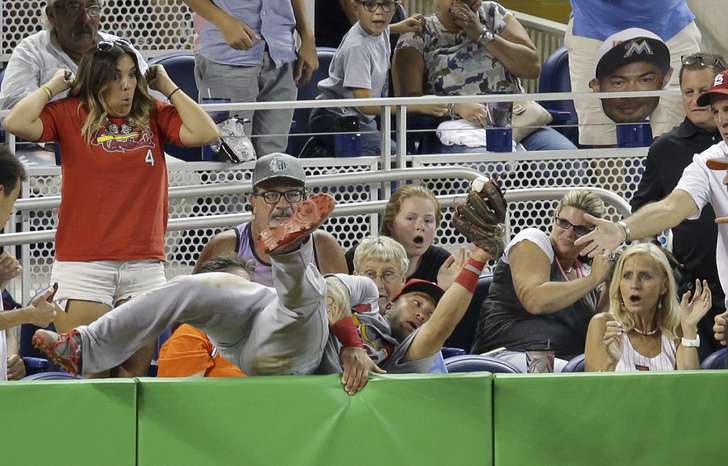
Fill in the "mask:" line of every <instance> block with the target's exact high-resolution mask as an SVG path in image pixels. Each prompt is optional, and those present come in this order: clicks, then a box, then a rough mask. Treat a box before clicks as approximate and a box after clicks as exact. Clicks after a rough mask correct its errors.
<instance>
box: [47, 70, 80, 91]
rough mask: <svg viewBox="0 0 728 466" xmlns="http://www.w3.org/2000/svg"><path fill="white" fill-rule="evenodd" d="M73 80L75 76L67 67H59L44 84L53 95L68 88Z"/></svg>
mask: <svg viewBox="0 0 728 466" xmlns="http://www.w3.org/2000/svg"><path fill="white" fill-rule="evenodd" d="M75 80H76V76H75V75H74V74H73V72H72V71H71V70H69V69H67V68H59V69H58V70H56V72H55V74H54V75H53V77H52V78H51V79H50V81H48V82H47V83H46V84H45V85H46V87H48V89H49V90H50V91H51V92H52V93H53V95H58V94H60V93H61V92H63V91H65V90H67V89H70V88H71V85H73V82H74V81H75Z"/></svg>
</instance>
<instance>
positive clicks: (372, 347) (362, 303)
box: [318, 273, 439, 373]
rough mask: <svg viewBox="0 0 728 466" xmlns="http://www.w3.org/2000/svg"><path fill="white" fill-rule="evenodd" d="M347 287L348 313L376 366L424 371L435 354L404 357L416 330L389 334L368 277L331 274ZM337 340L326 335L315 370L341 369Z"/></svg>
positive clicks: (387, 323) (436, 355)
mask: <svg viewBox="0 0 728 466" xmlns="http://www.w3.org/2000/svg"><path fill="white" fill-rule="evenodd" d="M335 275H336V277H337V278H338V279H339V280H341V282H342V283H344V285H345V286H346V287H347V289H348V290H349V298H350V301H351V308H352V313H353V315H354V319H355V322H357V323H358V326H359V334H360V336H361V338H362V342H363V343H364V349H366V350H367V353H368V354H369V357H370V358H372V360H373V361H374V362H375V363H377V365H378V366H379V367H381V368H382V369H384V370H386V371H387V372H391V373H415V372H418V373H427V372H430V368H432V365H433V362H434V360H435V358H436V357H438V356H439V353H436V354H435V355H433V356H430V357H427V358H423V359H418V360H415V361H408V360H406V359H405V356H407V351H409V348H410V346H411V345H412V342H413V341H414V339H415V338H416V336H417V332H418V331H419V329H416V330H415V331H414V332H412V333H410V334H409V335H408V336H407V338H405V339H404V340H403V341H401V342H400V341H398V340H397V339H396V338H395V337H394V336H392V327H391V326H390V325H389V322H388V321H387V319H385V318H384V316H383V315H382V314H381V313H380V312H379V304H378V301H379V291H378V290H377V286H376V285H375V284H374V282H373V281H372V280H371V279H370V278H369V277H363V276H354V275H346V274H343V273H337V274H335ZM340 349H341V343H339V341H338V340H337V339H336V337H335V336H334V335H330V336H329V340H328V342H327V344H326V350H325V352H324V358H323V360H322V362H321V367H320V368H319V370H318V372H320V373H330V372H342V369H341V363H340V361H339V350H340Z"/></svg>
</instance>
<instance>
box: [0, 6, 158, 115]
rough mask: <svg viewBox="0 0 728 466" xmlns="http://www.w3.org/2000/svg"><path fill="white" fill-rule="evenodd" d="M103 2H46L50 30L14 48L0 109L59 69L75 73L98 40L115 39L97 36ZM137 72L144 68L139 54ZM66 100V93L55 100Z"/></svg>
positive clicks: (14, 102) (0, 88) (11, 103)
mask: <svg viewBox="0 0 728 466" xmlns="http://www.w3.org/2000/svg"><path fill="white" fill-rule="evenodd" d="M102 3H103V0H49V1H48V5H47V6H46V9H45V14H46V17H47V18H48V24H49V29H48V30H44V31H40V32H37V33H35V34H32V35H30V36H28V37H26V38H25V39H23V40H22V41H20V43H19V44H18V45H17V46H16V47H15V50H13V54H12V55H11V56H10V60H9V61H8V64H7V67H6V68H5V74H4V76H3V80H2V86H1V87H0V109H9V108H11V107H13V105H15V104H16V103H17V102H18V101H19V100H20V99H22V98H23V97H25V96H26V95H28V94H30V93H32V92H33V91H35V90H36V89H38V88H39V87H40V85H41V84H43V83H46V82H48V81H49V80H50V79H51V78H52V77H53V74H54V73H55V72H56V70H58V69H59V68H65V69H69V70H71V71H73V72H74V73H76V71H77V70H78V63H79V62H80V61H81V57H82V56H83V55H84V54H85V53H86V52H88V51H89V50H91V49H92V48H93V47H96V44H97V43H98V42H99V41H101V40H107V41H111V40H117V39H118V37H116V36H113V35H111V34H106V33H103V32H99V18H100V15H101V6H102ZM136 53H137V56H138V59H139V60H138V61H139V66H140V71H141V72H142V73H144V72H146V70H147V64H146V62H145V61H144V59H143V58H142V56H141V55H140V54H139V52H136ZM63 97H66V92H62V93H61V94H59V95H57V96H55V99H60V98H63Z"/></svg>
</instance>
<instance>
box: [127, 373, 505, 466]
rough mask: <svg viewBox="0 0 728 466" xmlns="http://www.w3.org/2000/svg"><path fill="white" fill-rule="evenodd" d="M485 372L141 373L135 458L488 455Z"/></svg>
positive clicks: (143, 465) (353, 461)
mask: <svg viewBox="0 0 728 466" xmlns="http://www.w3.org/2000/svg"><path fill="white" fill-rule="evenodd" d="M491 389H492V376H491V375H490V374H484V373H480V374H453V375H450V376H426V375H425V376H420V375H401V376H400V375H397V376H395V375H392V376H382V377H377V378H375V379H373V380H371V381H370V382H369V385H368V386H367V387H365V388H364V390H363V391H361V392H360V393H358V394H357V395H355V396H347V395H346V394H345V393H344V391H343V390H342V388H341V384H340V383H339V377H338V376H335V375H334V376H308V377H251V378H247V379H207V380H203V379H197V380H189V379H187V380H184V379H167V380H164V379H141V385H140V386H139V419H138V421H139V437H138V442H139V443H138V449H139V457H138V459H139V462H138V464H139V466H166V465H169V466H216V465H221V466H222V465H225V466H230V465H242V464H244V465H247V466H258V465H270V466H284V465H297V466H304V465H310V466H325V465H342V466H360V465H361V466H364V465H367V466H371V465H390V464H391V465H397V466H405V465H416V466H428V465H433V466H434V465H438V466H441V465H468V466H486V465H491V464H492V456H493V455H492V442H493V440H492V435H493V433H492V410H491V408H492V406H491V404H492V396H491Z"/></svg>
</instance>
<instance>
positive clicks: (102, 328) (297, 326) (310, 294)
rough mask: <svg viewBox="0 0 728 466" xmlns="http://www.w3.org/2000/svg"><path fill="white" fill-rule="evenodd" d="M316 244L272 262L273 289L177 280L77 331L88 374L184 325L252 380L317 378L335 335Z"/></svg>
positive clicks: (234, 279) (219, 279)
mask: <svg viewBox="0 0 728 466" xmlns="http://www.w3.org/2000/svg"><path fill="white" fill-rule="evenodd" d="M312 245H313V242H312V241H308V242H307V243H306V244H304V245H303V246H301V248H299V249H298V250H297V251H294V252H292V253H289V254H283V255H276V256H271V262H272V265H273V285H274V286H275V289H274V288H270V287H266V286H263V285H260V284H257V283H253V282H250V281H249V280H245V279H243V278H240V277H238V276H236V275H232V274H228V273H221V272H213V273H205V274H200V275H190V276H184V277H178V278H175V279H174V280H171V281H170V282H169V283H167V284H166V285H165V286H163V287H161V288H159V289H157V290H154V291H151V292H149V293H147V294H144V295H142V296H139V297H138V298H135V299H133V300H131V301H129V302H127V303H125V304H123V305H121V306H119V307H118V308H116V309H113V310H112V311H110V312H109V313H107V314H106V315H104V316H102V317H101V318H99V319H98V320H96V321H95V322H93V323H92V324H90V325H88V326H82V327H78V329H77V330H78V331H79V333H80V335H81V341H82V346H81V349H82V362H83V371H84V372H99V371H103V370H106V369H109V368H111V367H115V366H117V365H119V364H120V363H122V362H123V361H125V360H126V359H127V358H129V356H131V355H132V354H133V353H134V351H136V350H137V349H138V348H139V347H141V346H142V345H143V344H144V343H145V342H146V341H148V340H149V339H151V338H155V337H156V336H158V335H159V334H160V333H161V332H162V331H163V330H164V329H165V328H166V327H168V326H169V325H170V324H172V322H174V321H179V322H183V323H187V324H191V325H193V326H195V327H197V328H199V329H200V330H202V331H203V332H205V333H207V334H208V335H209V336H210V339H211V340H212V342H213V343H214V344H215V346H216V347H217V348H218V349H219V350H220V352H221V353H222V355H223V356H224V357H225V358H227V359H228V360H229V361H231V362H232V363H234V364H235V365H237V366H238V367H240V369H242V370H243V371H245V372H246V373H248V374H250V375H272V374H310V373H312V372H314V371H315V370H316V368H317V367H319V364H320V362H321V357H322V355H323V351H324V347H325V345H326V342H327V340H328V336H329V331H328V319H327V316H326V299H325V296H326V282H325V280H324V279H323V277H322V276H321V275H320V274H319V272H318V270H317V269H316V266H315V263H314V259H313V246H312Z"/></svg>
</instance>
